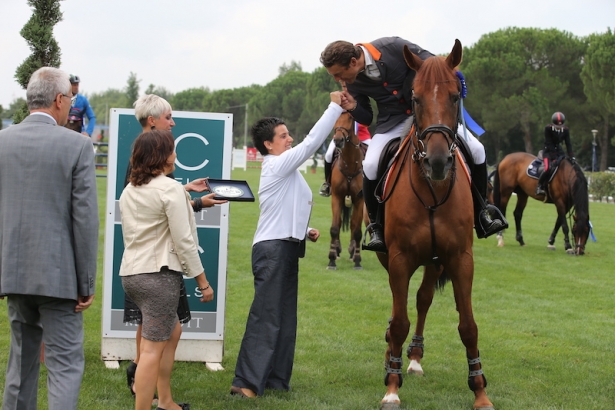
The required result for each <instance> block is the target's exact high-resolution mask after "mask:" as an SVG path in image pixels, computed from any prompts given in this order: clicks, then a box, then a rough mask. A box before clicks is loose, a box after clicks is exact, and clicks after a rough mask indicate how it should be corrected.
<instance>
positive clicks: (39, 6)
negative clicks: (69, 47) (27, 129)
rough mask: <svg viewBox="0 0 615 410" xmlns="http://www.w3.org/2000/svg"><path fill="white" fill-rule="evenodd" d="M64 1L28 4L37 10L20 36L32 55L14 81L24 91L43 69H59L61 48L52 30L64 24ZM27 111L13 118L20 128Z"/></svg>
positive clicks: (35, 0)
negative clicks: (33, 75) (35, 74)
mask: <svg viewBox="0 0 615 410" xmlns="http://www.w3.org/2000/svg"><path fill="white" fill-rule="evenodd" d="M60 1H62V0H28V4H29V5H30V7H32V8H33V9H34V12H33V13H32V17H31V18H30V20H28V22H27V23H26V24H25V25H24V26H23V28H22V29H21V31H20V33H19V34H21V36H22V37H23V38H24V39H25V40H26V42H27V43H28V45H29V47H30V50H32V54H31V55H30V56H29V57H28V58H26V59H25V60H24V62H23V63H21V65H20V66H19V67H17V70H16V72H15V78H16V79H17V82H18V83H19V85H21V86H22V88H23V89H24V90H25V89H26V88H27V87H28V82H29V81H30V77H31V76H32V74H33V73H34V72H35V71H36V70H38V69H39V68H41V67H59V66H60V57H61V54H62V53H61V52H60V47H59V46H58V43H57V42H56V40H55V39H54V38H53V27H54V26H55V25H56V24H57V23H58V22H60V21H61V20H62V12H61V11H60ZM28 114H29V112H28V107H27V105H25V104H24V105H23V106H22V107H21V109H20V110H19V111H17V112H15V115H14V117H13V119H14V122H15V123H16V124H17V123H19V122H21V121H22V120H23V119H24V118H26V117H27V116H28Z"/></svg>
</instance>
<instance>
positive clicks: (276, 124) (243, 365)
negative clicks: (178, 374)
mask: <svg viewBox="0 0 615 410" xmlns="http://www.w3.org/2000/svg"><path fill="white" fill-rule="evenodd" d="M341 98H342V97H341V93H340V92H333V93H331V103H329V106H328V108H327V109H326V111H325V112H324V114H323V116H322V117H321V118H320V120H318V122H317V123H316V124H315V125H314V127H313V128H312V130H311V131H310V133H309V134H308V135H307V136H306V137H305V139H304V140H303V141H302V142H301V143H300V144H298V145H297V146H295V147H292V142H293V138H292V137H291V136H290V133H289V132H288V128H287V127H286V124H284V121H282V120H281V119H279V118H275V117H269V118H263V119H261V120H259V121H257V123H256V124H255V125H254V126H253V127H252V140H253V142H254V146H255V147H256V148H257V149H258V150H259V152H260V153H261V154H262V155H263V157H264V159H263V164H262V171H261V177H260V185H259V189H258V196H259V202H260V216H259V219H258V225H257V227H256V233H255V235H254V241H253V246H252V273H253V275H254V301H253V302H252V307H251V308H250V313H249V315H248V321H247V324H246V331H245V333H244V337H243V341H242V343H241V349H240V351H239V356H238V358H237V365H236V367H235V378H234V380H233V383H232V387H231V394H235V395H239V396H243V397H256V396H260V395H262V394H263V393H264V390H265V389H275V390H289V389H290V377H291V373H292V368H293V361H294V354H295V339H296V334H297V289H298V282H299V278H298V274H299V258H301V257H303V255H304V253H305V239H306V238H307V239H309V240H311V241H314V242H315V241H316V240H317V239H318V237H319V236H320V233H319V232H318V230H317V229H312V228H309V227H308V222H309V219H310V212H311V210H312V191H311V190H310V187H309V186H308V184H307V182H306V181H305V179H304V178H303V176H301V173H300V172H299V170H298V168H299V166H300V165H301V164H303V163H304V162H305V161H306V160H307V159H309V158H310V157H311V156H312V155H313V154H314V152H316V150H317V149H318V148H319V147H320V146H322V144H323V142H324V140H325V139H326V138H327V136H328V135H329V132H330V131H331V129H332V128H333V125H334V124H335V121H337V119H338V117H339V116H340V114H341V113H342V111H343V109H342V107H341V106H340V105H341Z"/></svg>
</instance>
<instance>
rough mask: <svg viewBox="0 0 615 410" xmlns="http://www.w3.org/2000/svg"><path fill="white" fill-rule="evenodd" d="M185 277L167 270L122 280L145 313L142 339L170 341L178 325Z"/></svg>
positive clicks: (127, 291)
mask: <svg viewBox="0 0 615 410" xmlns="http://www.w3.org/2000/svg"><path fill="white" fill-rule="evenodd" d="M183 281H184V280H183V277H182V274H181V273H179V272H175V271H170V270H163V271H161V272H155V273H141V274H138V275H131V276H122V286H123V287H124V292H125V293H126V294H127V295H128V297H130V298H131V299H132V300H133V301H134V303H135V304H136V305H137V307H138V308H139V310H140V311H141V314H142V317H143V327H142V329H141V335H142V337H144V338H145V339H147V340H152V341H155V342H162V341H165V340H169V339H170V337H171V333H172V332H173V329H174V328H175V324H176V323H177V322H178V317H177V305H178V301H179V294H180V288H181V286H182V283H183Z"/></svg>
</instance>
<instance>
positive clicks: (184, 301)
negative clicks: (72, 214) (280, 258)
mask: <svg viewBox="0 0 615 410" xmlns="http://www.w3.org/2000/svg"><path fill="white" fill-rule="evenodd" d="M134 107H135V117H136V118H137V120H138V121H139V123H140V124H141V127H142V128H143V132H147V131H152V130H160V131H170V130H171V128H173V127H174V126H175V121H173V113H172V109H171V104H169V102H168V101H167V100H165V99H164V98H162V97H159V96H157V95H155V94H146V95H143V96H141V97H139V99H138V100H137V101H135V103H134ZM130 172H131V165H130V164H129V165H128V169H127V171H126V178H125V180H124V187H126V186H127V185H128V183H129V178H130ZM167 176H168V177H169V178H173V179H174V176H173V174H172V173H169V174H168V175H167ZM205 180H206V178H198V179H195V180H193V181H190V182H189V183H187V184H186V185H184V189H185V190H186V191H188V192H203V191H205V190H206V189H207V184H206V183H205ZM214 196H215V194H214V193H211V194H207V195H204V196H202V197H200V198H194V199H191V200H190V204H191V206H192V209H193V210H194V211H195V212H198V211H200V210H201V209H203V208H209V207H212V206H214V205H219V204H223V203H226V202H227V201H223V200H217V199H214ZM177 315H178V317H179V322H180V323H182V324H183V323H188V322H189V321H190V319H191V316H190V307H189V306H188V296H187V293H186V287H185V285H184V283H183V282H182V283H181V289H180V295H179V304H178V307H177ZM142 322H143V317H142V314H141V311H140V310H139V308H138V306H137V305H136V304H135V303H134V302H133V301H132V300H131V299H130V297H128V296H127V295H125V298H124V323H132V324H136V325H137V335H136V343H137V351H136V355H135V360H134V361H133V362H132V363H130V364H129V365H128V367H127V368H126V382H127V384H128V388H129V389H130V392H131V394H132V395H133V396H134V390H133V384H134V380H135V373H136V371H137V365H138V363H139V359H140V344H141V332H142ZM180 336H181V330H180ZM178 342H179V338H178V339H177V340H175V339H172V340H171V341H170V343H175V344H177V343H178Z"/></svg>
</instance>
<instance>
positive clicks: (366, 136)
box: [320, 122, 372, 197]
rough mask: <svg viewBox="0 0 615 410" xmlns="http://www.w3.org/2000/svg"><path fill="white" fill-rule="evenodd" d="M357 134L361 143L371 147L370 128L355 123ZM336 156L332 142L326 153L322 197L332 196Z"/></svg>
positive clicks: (333, 142)
mask: <svg viewBox="0 0 615 410" xmlns="http://www.w3.org/2000/svg"><path fill="white" fill-rule="evenodd" d="M355 133H356V134H357V137H359V141H361V142H362V143H363V144H365V145H369V142H370V141H371V139H372V135H371V134H370V133H369V128H367V126H365V125H363V124H359V123H358V122H355ZM334 154H335V141H333V140H331V143H330V144H329V148H327V152H326V153H325V161H324V162H325V182H323V183H322V185H321V186H320V195H321V196H325V197H326V196H330V195H331V167H332V166H333V161H334V160H335V155H334Z"/></svg>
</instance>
